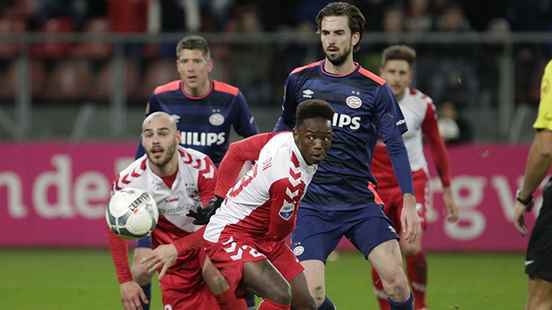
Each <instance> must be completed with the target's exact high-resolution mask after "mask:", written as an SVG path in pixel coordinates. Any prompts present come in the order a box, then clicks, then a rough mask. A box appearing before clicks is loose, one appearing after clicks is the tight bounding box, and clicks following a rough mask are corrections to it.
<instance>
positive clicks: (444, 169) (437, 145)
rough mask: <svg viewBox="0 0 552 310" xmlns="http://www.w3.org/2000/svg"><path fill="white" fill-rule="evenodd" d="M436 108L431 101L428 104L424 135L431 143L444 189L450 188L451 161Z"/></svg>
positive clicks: (423, 127) (423, 129)
mask: <svg viewBox="0 0 552 310" xmlns="http://www.w3.org/2000/svg"><path fill="white" fill-rule="evenodd" d="M435 114H436V111H435V106H434V105H433V103H432V102H431V101H430V102H428V104H427V110H426V114H425V117H424V120H423V122H422V133H423V135H424V137H425V138H426V139H427V141H428V142H429V146H430V148H431V156H432V158H433V161H434V162H435V167H436V168H437V173H438V174H439V178H440V179H441V183H442V185H443V187H449V186H450V175H449V161H448V155H447V149H446V148H445V143H444V142H443V139H442V138H441V135H440V134H439V127H438V125H437V117H436V115H435Z"/></svg>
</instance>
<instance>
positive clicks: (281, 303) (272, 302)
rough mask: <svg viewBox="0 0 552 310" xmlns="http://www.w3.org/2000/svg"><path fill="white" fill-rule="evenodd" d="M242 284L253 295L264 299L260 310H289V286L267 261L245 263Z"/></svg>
mask: <svg viewBox="0 0 552 310" xmlns="http://www.w3.org/2000/svg"><path fill="white" fill-rule="evenodd" d="M243 283H244V285H245V286H246V287H247V288H248V289H250V290H252V291H253V292H254V293H255V295H257V296H259V297H261V298H264V299H265V300H264V301H263V303H261V305H260V307H259V309H260V310H264V309H290V307H291V288H290V285H289V283H288V282H287V281H286V279H285V278H284V277H283V276H282V274H281V273H280V272H279V271H278V270H277V269H276V267H274V265H272V263H271V262H270V261H269V260H268V259H264V260H261V261H258V262H247V263H245V264H244V266H243Z"/></svg>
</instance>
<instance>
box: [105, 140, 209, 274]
mask: <svg viewBox="0 0 552 310" xmlns="http://www.w3.org/2000/svg"><path fill="white" fill-rule="evenodd" d="M177 153H178V171H177V173H176V176H175V177H174V180H172V179H171V181H172V184H170V182H169V184H170V187H169V185H167V183H166V181H164V180H163V179H162V178H161V177H159V176H158V175H156V174H155V173H153V171H152V170H151V168H150V166H149V162H148V159H147V156H146V155H144V156H142V157H140V158H138V159H137V160H135V161H134V162H133V163H131V164H130V165H129V166H128V167H127V168H126V169H124V170H123V171H122V172H121V173H119V175H118V177H117V179H116V180H115V182H114V184H113V190H114V191H117V190H120V189H122V188H125V187H132V188H138V189H141V190H144V191H146V192H148V193H150V194H151V195H152V197H153V199H154V200H155V202H156V204H157V208H158V209H159V221H158V223H157V226H156V227H155V229H154V230H153V232H152V238H153V242H154V244H168V243H172V242H174V241H176V240H178V239H179V238H181V237H185V236H187V235H189V234H190V233H192V232H194V231H197V230H198V229H199V228H201V226H198V225H194V224H193V223H192V221H193V218H191V217H188V216H186V214H188V212H189V211H190V210H192V209H193V210H195V209H196V208H198V207H202V206H206V205H207V203H208V202H209V200H210V199H211V198H212V197H213V194H214V191H215V185H216V168H215V165H214V164H213V162H212V161H211V159H210V158H209V157H208V156H207V155H205V154H203V153H201V152H198V151H195V150H192V149H188V148H183V147H180V146H179V147H178V152H177ZM109 236H110V238H109V241H110V245H111V251H112V256H113V261H114V262H115V267H116V271H117V277H118V279H119V282H120V283H124V282H126V281H130V279H132V276H131V274H130V269H129V267H128V260H127V257H128V245H127V243H126V241H124V240H122V239H120V238H118V237H117V236H116V235H115V234H113V233H112V232H110V233H109Z"/></svg>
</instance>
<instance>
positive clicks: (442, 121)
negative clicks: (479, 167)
mask: <svg viewBox="0 0 552 310" xmlns="http://www.w3.org/2000/svg"><path fill="white" fill-rule="evenodd" d="M438 126H439V133H440V134H441V137H443V139H444V140H445V143H446V144H448V145H458V144H462V143H467V142H471V141H472V139H473V136H472V134H473V133H472V128H471V125H470V124H469V123H468V121H467V120H465V119H464V118H462V117H461V116H460V115H459V113H458V110H457V108H456V105H455V104H454V102H453V101H451V100H445V101H444V102H443V103H442V104H441V105H440V108H439V119H438Z"/></svg>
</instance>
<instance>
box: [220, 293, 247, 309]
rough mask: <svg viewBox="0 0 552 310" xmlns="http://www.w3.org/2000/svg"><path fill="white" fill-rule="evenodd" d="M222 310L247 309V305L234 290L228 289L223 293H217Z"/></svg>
mask: <svg viewBox="0 0 552 310" xmlns="http://www.w3.org/2000/svg"><path fill="white" fill-rule="evenodd" d="M215 298H216V299H217V303H218V305H219V306H220V310H245V309H247V305H246V304H245V300H244V299H243V298H237V297H236V294H235V293H234V292H233V291H232V290H226V291H225V292H224V293H222V294H218V295H215Z"/></svg>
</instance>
